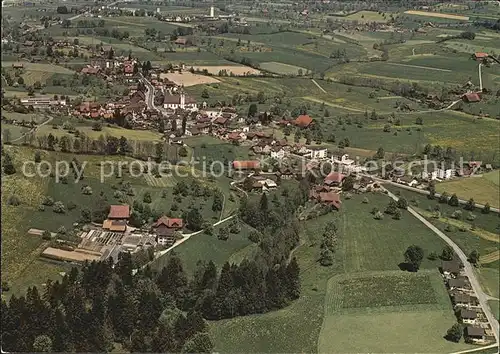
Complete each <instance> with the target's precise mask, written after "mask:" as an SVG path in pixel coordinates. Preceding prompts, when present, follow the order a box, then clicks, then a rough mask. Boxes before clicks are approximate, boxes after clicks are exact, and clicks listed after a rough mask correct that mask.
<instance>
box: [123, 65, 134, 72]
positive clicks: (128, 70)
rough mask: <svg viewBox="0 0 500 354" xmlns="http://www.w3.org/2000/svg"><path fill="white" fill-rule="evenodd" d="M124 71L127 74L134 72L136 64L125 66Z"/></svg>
mask: <svg viewBox="0 0 500 354" xmlns="http://www.w3.org/2000/svg"><path fill="white" fill-rule="evenodd" d="M123 71H124V72H125V73H127V74H132V73H133V72H134V65H132V64H129V65H125V66H124V67H123Z"/></svg>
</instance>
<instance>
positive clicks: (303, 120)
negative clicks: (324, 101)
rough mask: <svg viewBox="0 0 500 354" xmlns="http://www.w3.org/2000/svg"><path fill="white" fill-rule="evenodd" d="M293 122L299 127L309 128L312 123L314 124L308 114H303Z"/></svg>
mask: <svg viewBox="0 0 500 354" xmlns="http://www.w3.org/2000/svg"><path fill="white" fill-rule="evenodd" d="M293 124H294V125H296V126H297V127H299V128H308V127H309V126H310V125H311V124H313V119H312V118H311V117H309V115H307V114H302V115H300V116H298V117H297V119H295V120H294V121H293Z"/></svg>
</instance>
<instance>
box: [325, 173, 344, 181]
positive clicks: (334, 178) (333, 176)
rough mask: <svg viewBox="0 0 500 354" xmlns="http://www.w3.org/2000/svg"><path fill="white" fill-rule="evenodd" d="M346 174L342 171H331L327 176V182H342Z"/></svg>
mask: <svg viewBox="0 0 500 354" xmlns="http://www.w3.org/2000/svg"><path fill="white" fill-rule="evenodd" d="M345 177H346V176H345V175H343V174H342V173H340V172H330V174H329V175H328V176H326V177H325V181H324V182H325V183H326V184H330V183H334V182H336V183H340V182H342V180H343V179H344V178H345Z"/></svg>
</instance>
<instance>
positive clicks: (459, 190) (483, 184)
mask: <svg viewBox="0 0 500 354" xmlns="http://www.w3.org/2000/svg"><path fill="white" fill-rule="evenodd" d="M499 187H500V171H493V172H488V173H485V174H484V175H482V176H481V177H471V178H462V179H458V180H455V181H447V182H441V183H438V184H437V185H436V190H437V191H438V192H440V193H441V192H448V193H449V194H453V193H456V194H457V195H458V196H459V197H460V198H462V199H465V200H468V199H469V198H474V200H475V201H476V202H477V203H480V204H486V203H490V205H491V206H493V207H496V208H498V207H500V196H499V195H498V188H499Z"/></svg>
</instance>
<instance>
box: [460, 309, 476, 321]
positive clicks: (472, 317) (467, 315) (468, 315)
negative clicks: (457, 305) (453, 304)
mask: <svg viewBox="0 0 500 354" xmlns="http://www.w3.org/2000/svg"><path fill="white" fill-rule="evenodd" d="M458 317H459V318H460V319H461V320H462V323H466V324H476V322H477V312H476V311H471V310H466V309H460V311H459V312H458Z"/></svg>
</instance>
